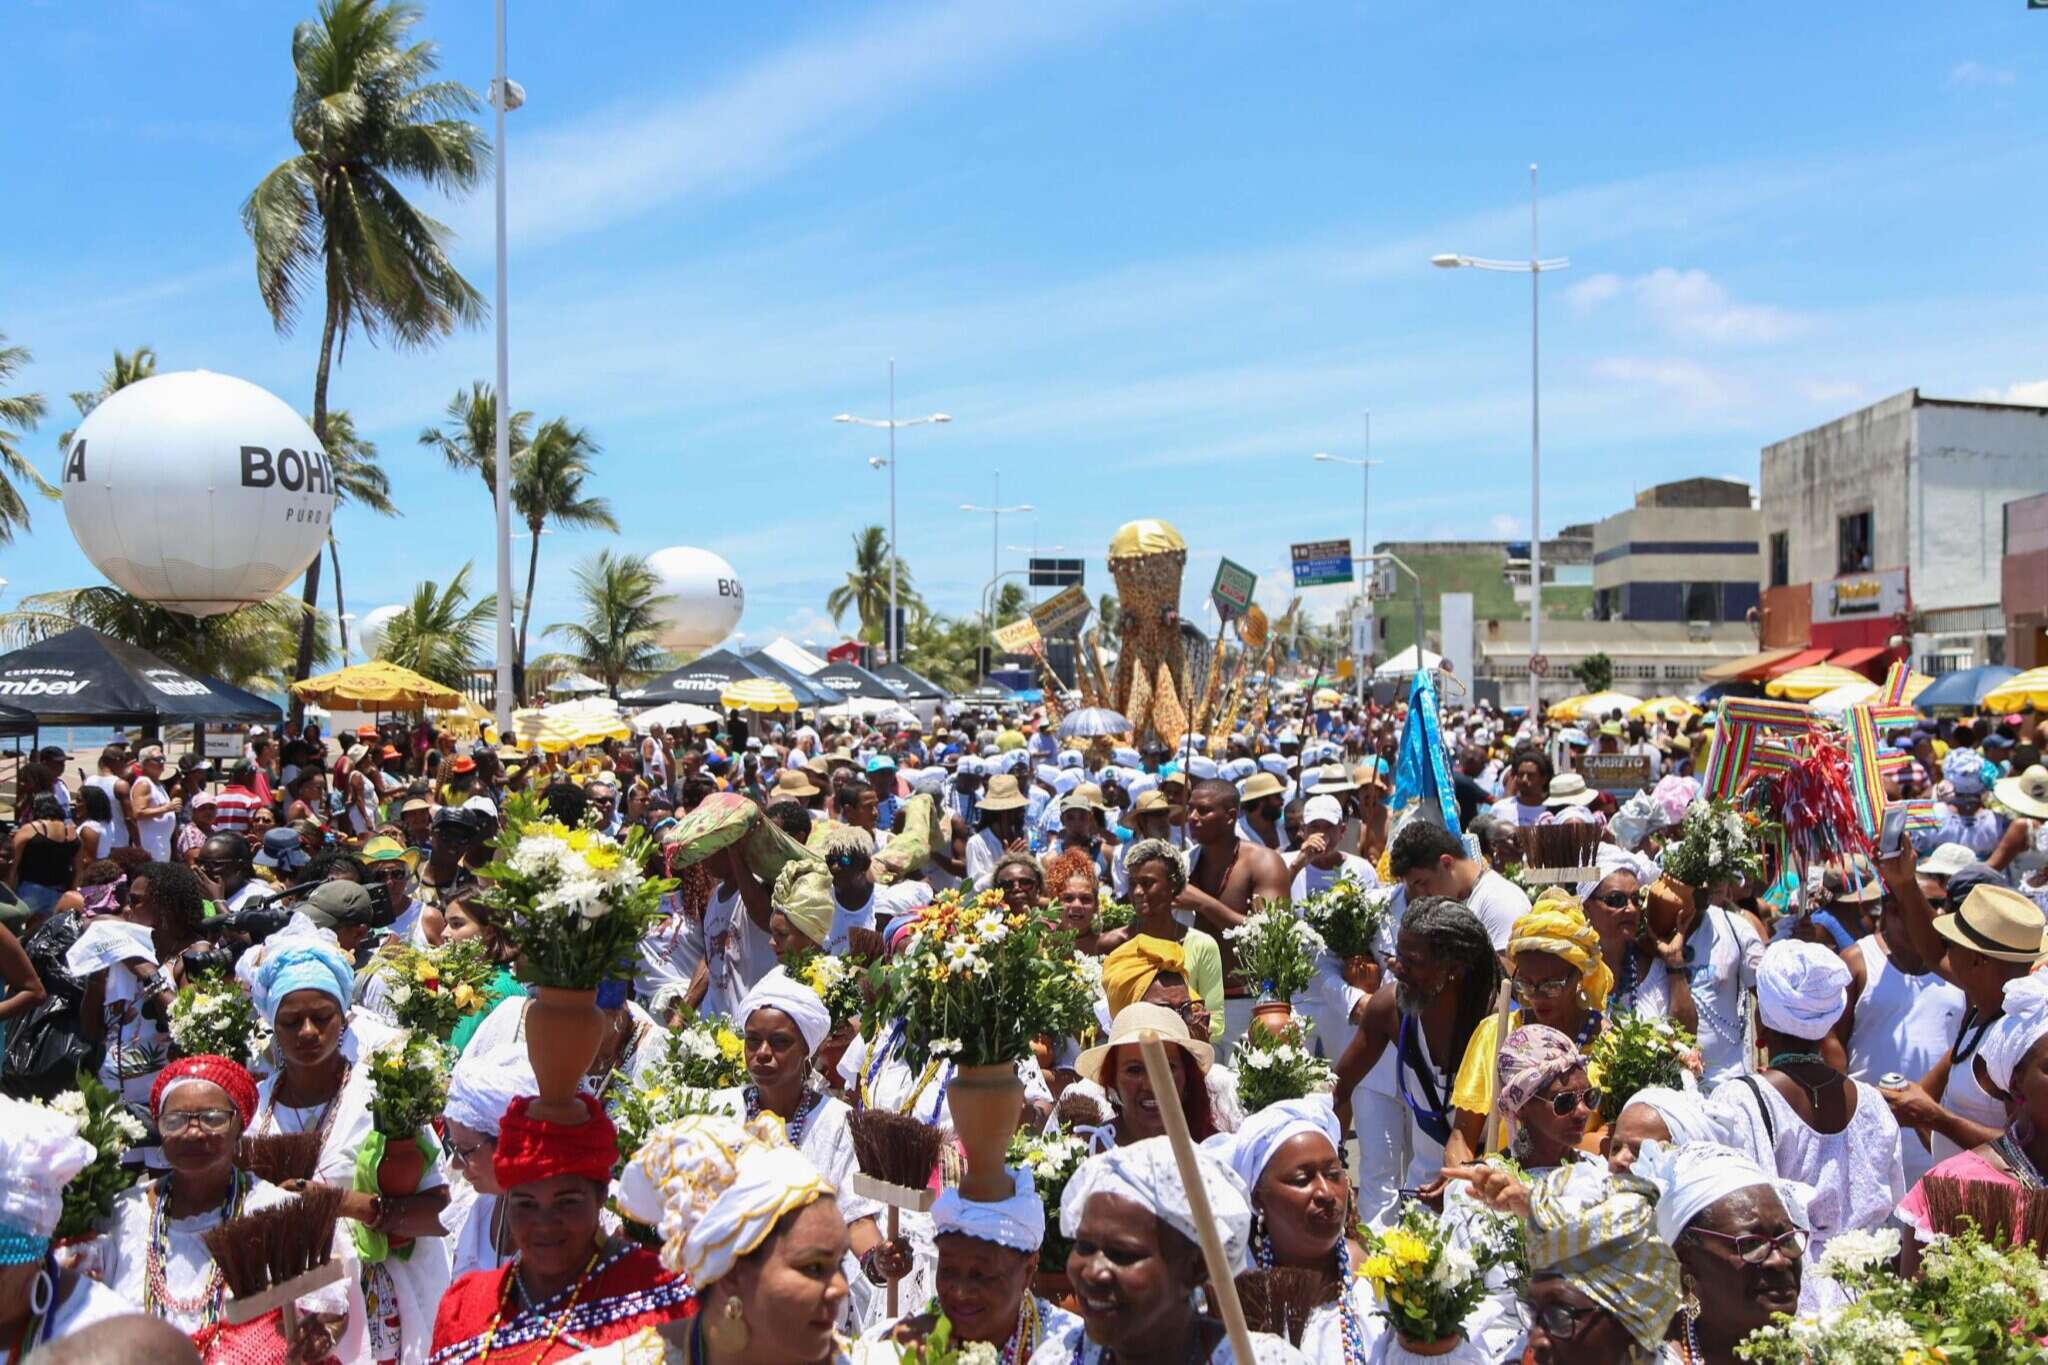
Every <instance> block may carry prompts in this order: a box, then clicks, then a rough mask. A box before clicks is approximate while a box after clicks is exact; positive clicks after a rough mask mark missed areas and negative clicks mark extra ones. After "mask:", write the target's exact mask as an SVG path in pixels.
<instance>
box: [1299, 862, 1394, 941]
mask: <svg viewBox="0 0 2048 1365" xmlns="http://www.w3.org/2000/svg"><path fill="white" fill-rule="evenodd" d="M1393 903H1394V893H1393V892H1392V891H1391V890H1389V889H1387V888H1384V887H1374V888H1371V889H1368V888H1366V887H1364V886H1361V885H1359V884H1358V883H1357V882H1355V881H1353V880H1352V879H1351V878H1350V877H1348V876H1345V877H1339V878H1338V879H1337V880H1336V881H1334V882H1332V883H1331V884H1330V885H1329V886H1328V887H1327V888H1325V889H1324V890H1322V891H1319V892H1317V893H1316V894H1315V895H1313V896H1310V897H1309V898H1308V899H1307V900H1305V901H1303V902H1302V903H1301V918H1302V921H1303V923H1305V924H1307V925H1308V926H1309V927H1310V928H1312V929H1314V930H1315V931H1316V932H1317V933H1318V934H1321V935H1322V937H1323V944H1324V946H1325V947H1326V948H1328V949H1329V951H1330V952H1332V953H1334V954H1336V956H1337V957H1338V958H1339V959H1340V960H1342V961H1347V962H1348V961H1350V960H1351V959H1352V958H1354V957H1370V956H1372V953H1373V941H1374V940H1375V939H1377V938H1378V937H1379V933H1380V930H1381V929H1382V928H1383V927H1384V926H1385V925H1386V922H1387V916H1388V915H1389V914H1391V913H1392V907H1393Z"/></svg>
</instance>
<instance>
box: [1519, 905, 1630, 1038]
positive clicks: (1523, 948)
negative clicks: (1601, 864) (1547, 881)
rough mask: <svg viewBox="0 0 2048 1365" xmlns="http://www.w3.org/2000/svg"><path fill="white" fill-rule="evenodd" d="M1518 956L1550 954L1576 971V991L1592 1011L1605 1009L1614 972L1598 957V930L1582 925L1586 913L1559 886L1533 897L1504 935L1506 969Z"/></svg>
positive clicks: (1585, 924) (1584, 922)
mask: <svg viewBox="0 0 2048 1365" xmlns="http://www.w3.org/2000/svg"><path fill="white" fill-rule="evenodd" d="M1520 953H1550V954H1551V955H1553V956H1555V957H1561V958H1563V959H1564V960H1565V961H1566V962H1569V963H1571V965H1572V966H1574V967H1576V968H1578V969H1579V989H1580V990H1582V991H1584V992H1585V996H1586V1003H1587V1004H1589V1005H1591V1006H1592V1007H1593V1008H1594V1009H1596V1010H1604V1009H1606V1008H1607V993H1608V992H1609V991H1611V990H1613V989H1614V973H1613V972H1612V971H1610V970H1608V967H1607V962H1606V960H1605V959H1604V958H1602V957H1601V956H1600V931H1599V930H1597V929H1595V928H1594V927H1593V926H1592V925H1590V924H1588V923H1587V922H1586V912H1585V910H1584V908H1583V907H1581V906H1580V904H1579V903H1578V902H1577V901H1576V900H1574V899H1572V894H1571V892H1570V891H1567V890H1566V889H1565V888H1563V887H1561V886H1553V887H1551V888H1550V889H1548V890H1547V891H1545V892H1544V893H1543V894H1542V895H1540V896H1538V897H1537V898H1536V904H1535V905H1534V906H1533V907H1531V908H1530V910H1529V913H1528V914H1526V915H1524V916H1522V917H1521V918H1520V919H1518V920H1516V921H1515V927H1514V929H1513V930H1512V931H1511V932H1510V933H1509V935H1508V966H1509V967H1511V968H1512V967H1513V966H1514V965H1515V957H1516V956H1517V955H1518V954H1520Z"/></svg>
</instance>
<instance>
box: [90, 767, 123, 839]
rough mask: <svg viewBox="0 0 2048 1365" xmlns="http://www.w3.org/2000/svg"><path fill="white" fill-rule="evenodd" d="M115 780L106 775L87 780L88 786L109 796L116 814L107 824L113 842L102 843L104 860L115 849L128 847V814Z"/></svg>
mask: <svg viewBox="0 0 2048 1365" xmlns="http://www.w3.org/2000/svg"><path fill="white" fill-rule="evenodd" d="M115 780H116V779H114V778H113V777H110V776H108V775H107V774H106V773H101V774H100V775H99V776H98V777H88V778H86V779H85V785H86V786H88V787H98V788H99V789H100V790H101V791H103V792H105V793H106V794H107V805H108V806H110V807H111V808H112V809H113V812H114V818H113V819H112V820H110V821H108V822H107V832H108V833H109V834H110V835H112V836H113V838H112V841H111V842H108V841H107V840H104V839H103V840H101V841H100V856H101V857H102V858H104V857H106V856H107V854H108V853H109V852H111V851H112V850H114V849H117V848H126V847H128V812H127V811H125V810H123V809H122V808H121V797H120V794H119V793H118V792H117V791H115V789H114V783H115ZM81 809H82V807H81Z"/></svg>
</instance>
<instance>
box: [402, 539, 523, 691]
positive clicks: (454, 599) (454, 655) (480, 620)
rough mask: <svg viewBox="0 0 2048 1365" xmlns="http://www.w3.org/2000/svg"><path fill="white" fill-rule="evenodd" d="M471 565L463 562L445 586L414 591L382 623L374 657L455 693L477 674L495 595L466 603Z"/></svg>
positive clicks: (493, 613) (495, 612)
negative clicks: (380, 639) (397, 611)
mask: <svg viewBox="0 0 2048 1365" xmlns="http://www.w3.org/2000/svg"><path fill="white" fill-rule="evenodd" d="M473 567H475V566H474V565H473V564H464V565H463V566H462V567H461V568H460V569H459V570H457V571H456V574H455V577H453V578H451V579H449V580H448V586H447V587H445V588H444V587H442V586H441V585H440V584H439V583H436V582H433V581H432V580H431V579H430V580H428V581H427V582H425V583H422V584H420V585H419V586H418V587H416V588H414V589H413V591H412V601H410V602H408V603H406V604H405V610H404V611H401V612H399V613H398V615H396V616H394V617H392V618H391V619H390V620H389V621H387V622H385V624H384V638H383V640H382V641H380V642H379V643H378V645H377V657H378V658H380V659H388V660H390V661H391V662H392V663H395V664H402V665H403V666H405V667H406V668H409V669H411V670H412V671H413V672H415V673H421V674H424V675H425V676H427V677H429V678H432V679H433V680H434V681H435V682H437V683H441V684H442V685H444V686H447V687H453V688H455V689H456V690H458V691H460V690H461V689H462V685H463V684H464V683H465V682H466V681H468V679H469V675H470V674H471V673H473V672H475V671H476V667H477V659H478V657H479V656H480V655H481V654H482V653H483V646H484V639H485V637H486V636H488V635H489V634H490V632H491V629H492V626H493V623H494V622H496V620H497V616H498V598H497V595H496V594H495V593H493V594H492V595H491V596H489V597H485V598H482V599H480V600H478V601H475V602H472V601H470V600H469V571H470V570H471V569H472V568H473Z"/></svg>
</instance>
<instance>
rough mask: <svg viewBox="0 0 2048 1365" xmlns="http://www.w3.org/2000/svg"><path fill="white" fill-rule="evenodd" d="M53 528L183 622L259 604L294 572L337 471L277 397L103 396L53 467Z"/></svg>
mask: <svg viewBox="0 0 2048 1365" xmlns="http://www.w3.org/2000/svg"><path fill="white" fill-rule="evenodd" d="M63 490H64V516H65V519H66V520H68V521H69V522H70V523H71V534H72V535H73V536H75V537H76V538H77V540H78V544H79V548H80V549H82V550H84V551H85V554H86V558H88V559H90V560H91V561H92V562H93V564H94V566H95V567H97V568H98V569H99V571H100V572H101V573H103V574H105V575H106V576H107V577H108V579H110V580H111V581H112V582H113V583H115V584H116V585H117V586H119V587H121V588H123V589H125V590H126V591H128V592H130V593H133V594H134V595H135V596H137V597H140V598H142V599H143V600H145V601H149V602H154V603H156V604H158V605H159V606H163V607H168V608H170V609H171V610H173V611H180V612H184V613H186V614H187V615H191V616H211V615H214V614H216V613H219V612H226V611H233V610H234V609H235V608H237V607H242V606H247V605H248V604H250V603H252V602H262V601H265V600H267V599H269V598H270V597H272V596H275V595H276V594H277V593H278V592H280V591H282V590H283V589H284V588H286V587H288V586H289V585H290V584H291V583H292V582H293V580H295V579H297V578H298V576H299V575H300V574H301V573H303V572H304V571H305V568H306V565H307V564H308V563H309V562H311V560H312V558H313V556H314V555H316V554H318V553H320V550H321V547H322V545H323V544H324V543H325V541H326V539H327V528H328V524H329V523H330V522H331V521H332V520H333V518H334V471H333V469H332V467H331V466H330V465H329V464H328V462H327V454H326V452H325V451H323V450H322V449H321V448H320V443H319V442H318V441H317V440H315V439H314V437H313V431H312V429H311V428H310V427H308V426H307V425H306V423H305V421H304V420H303V419H302V418H301V417H300V416H299V415H298V413H296V412H294V411H292V409H291V407H290V405H288V404H287V403H285V401H284V400H283V399H281V398H279V397H277V396H276V395H275V394H272V393H270V392H268V391H266V390H264V389H260V388H258V387H256V386H255V385H254V384H251V383H249V382H248V381H247V380H243V379H236V378H234V377H232V376H230V375H224V374H212V373H210V372H208V371H206V370H186V371H182V372H180V373H177V374H160V375H157V376H155V377H154V378H150V379H145V380H143V381H142V382H140V383H138V384H131V385H129V386H128V387H127V388H125V389H122V390H120V391H119V392H117V393H114V394H112V395H110V396H109V397H108V398H107V399H106V401H105V402H103V403H101V404H100V405H99V406H98V407H96V408H94V409H93V410H92V413H91V415H90V416H88V417H87V418H86V419H85V421H83V422H81V423H80V424H79V427H78V434H77V435H76V436H75V437H73V438H72V442H71V448H70V449H69V450H67V451H66V452H65V454H64V474H63Z"/></svg>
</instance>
